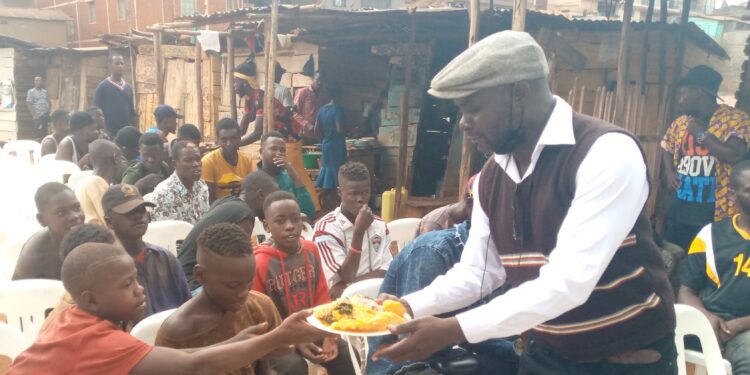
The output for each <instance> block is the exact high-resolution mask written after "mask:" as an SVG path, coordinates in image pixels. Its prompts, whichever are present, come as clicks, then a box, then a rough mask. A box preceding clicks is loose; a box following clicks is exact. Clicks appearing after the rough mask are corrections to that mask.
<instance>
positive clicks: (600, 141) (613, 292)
mask: <svg viewBox="0 0 750 375" xmlns="http://www.w3.org/2000/svg"><path fill="white" fill-rule="evenodd" d="M547 74H548V67H547V62H546V59H545V56H544V52H543V51H542V49H541V47H540V46H539V45H538V44H537V43H536V41H534V39H533V38H532V37H531V36H529V34H526V33H522V32H514V31H504V32H501V33H497V34H494V35H491V36H488V37H487V38H485V39H483V40H482V41H480V42H479V43H477V44H476V45H474V46H473V47H471V48H469V49H468V50H466V51H465V52H463V53H462V54H461V55H459V56H458V57H456V58H455V59H454V60H453V61H451V62H450V63H449V64H448V65H447V66H446V67H445V68H444V69H443V70H442V71H441V72H440V73H438V74H437V75H436V76H435V78H434V79H433V81H432V88H431V89H430V91H429V92H430V94H432V95H433V96H436V97H439V98H445V99H453V100H454V101H455V102H456V104H457V105H458V106H459V107H460V109H461V112H462V113H463V117H462V120H461V123H460V126H461V129H462V130H463V131H464V132H465V133H466V136H467V137H469V139H471V140H472V142H474V143H475V144H477V147H478V148H479V149H480V150H481V151H483V152H485V153H487V154H492V156H491V157H490V159H489V161H488V162H487V164H485V166H484V168H483V169H482V171H481V173H480V174H479V176H478V177H477V179H476V181H475V182H474V187H473V189H474V197H475V199H474V200H475V204H474V210H473V213H472V219H471V231H470V234H469V239H468V241H467V243H466V246H465V248H464V252H463V255H462V257H461V261H460V262H459V263H457V264H456V265H455V266H454V267H453V269H451V270H450V271H449V272H448V273H447V274H446V275H445V276H441V277H439V278H437V279H436V280H435V281H434V282H433V283H432V284H431V285H430V286H428V287H427V288H425V289H423V290H421V291H419V292H416V293H413V294H410V295H407V296H405V297H403V299H402V300H401V301H402V302H403V303H404V304H405V306H407V310H409V312H410V313H413V314H412V316H414V317H415V318H416V319H414V320H412V321H411V322H408V323H405V324H402V325H400V326H396V327H391V331H392V333H394V334H398V335H402V334H408V336H407V338H406V339H404V340H402V341H400V342H398V343H396V344H394V345H392V346H390V347H388V348H381V349H380V350H379V351H378V352H377V353H375V357H376V358H378V357H385V358H388V359H390V360H393V361H395V362H401V361H405V360H418V359H422V358H424V357H427V356H429V355H430V354H432V353H434V352H435V351H437V350H440V349H442V348H444V347H447V346H450V345H453V344H456V343H459V342H463V341H468V342H471V343H476V342H481V341H484V340H487V339H491V338H501V337H509V336H514V335H520V334H522V333H524V332H527V333H528V336H527V337H528V339H527V340H526V341H525V342H524V353H523V355H522V358H521V364H520V370H519V374H592V375H600V374H639V375H645V374H660V375H661V374H676V373H677V366H676V356H677V355H676V349H675V344H674V329H675V313H674V295H673V294H672V291H671V288H670V286H669V282H668V280H667V274H666V272H665V270H664V264H663V263H662V260H661V257H660V256H659V252H658V250H657V247H656V245H655V244H654V242H653V241H652V235H651V229H650V228H651V227H650V224H649V221H648V217H647V216H646V215H645V210H644V206H645V202H646V198H647V197H648V192H649V184H648V175H647V170H646V163H645V159H644V155H643V153H642V151H641V148H640V146H639V144H638V141H637V140H636V139H635V138H634V137H633V135H631V134H629V133H627V132H626V131H624V130H623V129H621V128H619V127H615V126H613V125H611V124H607V123H605V122H603V121H601V120H598V119H595V118H592V117H589V116H586V115H583V114H579V113H576V112H574V111H573V110H572V109H571V107H570V105H569V104H568V103H566V102H565V101H564V100H562V99H561V98H559V97H557V96H553V95H552V94H551V93H550V89H549V85H548V83H547ZM505 283H508V284H509V287H510V289H509V290H508V291H507V292H506V293H505V294H503V295H501V296H498V297H496V298H494V299H493V300H491V301H490V302H488V303H486V304H484V305H481V306H480V307H477V308H474V309H471V310H468V311H466V312H464V313H461V314H458V315H456V316H455V317H453V318H447V319H441V318H437V317H434V315H438V314H442V313H444V312H448V311H454V310H458V309H460V308H463V307H465V306H468V305H470V304H472V303H473V302H475V301H477V300H480V299H481V298H482V297H484V296H487V295H489V294H490V293H491V292H492V291H493V290H495V289H496V288H498V287H500V286H501V285H503V284H505ZM382 298H394V297H391V296H382Z"/></svg>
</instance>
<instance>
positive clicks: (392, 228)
mask: <svg viewBox="0 0 750 375" xmlns="http://www.w3.org/2000/svg"><path fill="white" fill-rule="evenodd" d="M420 221H421V220H420V219H416V218H412V217H408V218H404V219H398V220H393V221H391V222H390V223H388V233H389V234H390V237H391V241H393V242H395V243H396V245H398V250H399V251H401V249H403V248H404V247H406V245H407V244H408V243H409V242H411V240H413V239H414V236H415V234H416V233H417V228H419V222H420Z"/></svg>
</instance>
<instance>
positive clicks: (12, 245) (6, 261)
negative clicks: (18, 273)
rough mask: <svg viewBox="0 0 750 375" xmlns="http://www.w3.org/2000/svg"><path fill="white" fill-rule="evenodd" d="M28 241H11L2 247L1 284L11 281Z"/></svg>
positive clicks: (0, 250)
mask: <svg viewBox="0 0 750 375" xmlns="http://www.w3.org/2000/svg"><path fill="white" fill-rule="evenodd" d="M25 242H26V241H25V240H23V241H10V242H8V243H5V244H3V246H0V282H3V281H10V279H11V278H12V277H13V271H15V269H16V263H18V257H19V256H20V255H21V249H22V248H23V244H24V243H25Z"/></svg>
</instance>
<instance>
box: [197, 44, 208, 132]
mask: <svg viewBox="0 0 750 375" xmlns="http://www.w3.org/2000/svg"><path fill="white" fill-rule="evenodd" d="M202 60H203V50H202V49H201V44H200V43H199V42H198V40H196V41H195V96H196V98H195V109H196V111H197V112H198V123H197V124H196V125H198V129H200V130H201V133H202V134H206V129H204V128H203V61H202Z"/></svg>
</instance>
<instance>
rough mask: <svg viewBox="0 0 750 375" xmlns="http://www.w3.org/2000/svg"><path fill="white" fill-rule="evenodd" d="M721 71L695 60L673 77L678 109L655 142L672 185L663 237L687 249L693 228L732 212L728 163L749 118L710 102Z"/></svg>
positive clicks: (744, 138)
mask: <svg viewBox="0 0 750 375" xmlns="http://www.w3.org/2000/svg"><path fill="white" fill-rule="evenodd" d="M721 80H722V77H721V75H720V74H719V73H717V72H716V71H715V70H713V69H711V68H709V67H707V66H705V65H699V66H696V67H694V68H692V69H690V71H688V73H687V74H686V75H685V76H684V77H683V78H682V79H681V80H680V81H679V82H678V85H679V89H678V91H677V113H678V114H679V115H680V116H679V117H678V118H677V119H676V120H674V122H673V123H672V125H671V126H670V127H669V130H667V133H666V134H665V135H664V139H663V140H662V142H661V147H662V149H663V151H664V152H663V153H662V169H663V170H664V173H662V179H663V181H662V182H663V183H664V185H665V186H667V187H668V188H670V189H674V190H675V192H674V194H672V197H671V202H670V204H669V208H668V209H667V222H666V224H667V225H666V233H665V237H666V238H667V240H668V241H670V242H672V243H674V244H677V245H679V246H681V247H682V248H683V249H687V248H688V247H689V246H690V243H691V242H692V240H693V238H695V235H696V234H698V231H700V229H701V228H702V227H703V226H705V225H706V224H709V223H711V222H714V221H719V220H722V219H725V218H727V217H731V216H733V215H734V214H736V213H737V212H736V209H735V205H734V199H733V197H731V196H730V192H729V187H728V183H729V175H730V173H731V171H732V165H733V164H735V163H737V162H738V161H740V160H742V158H743V157H744V156H745V153H746V152H747V145H748V141H750V118H748V115H747V114H745V113H744V112H742V111H740V110H737V109H734V108H732V107H730V106H728V105H719V104H717V102H716V99H717V93H718V91H719V85H720V84H721Z"/></svg>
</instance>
